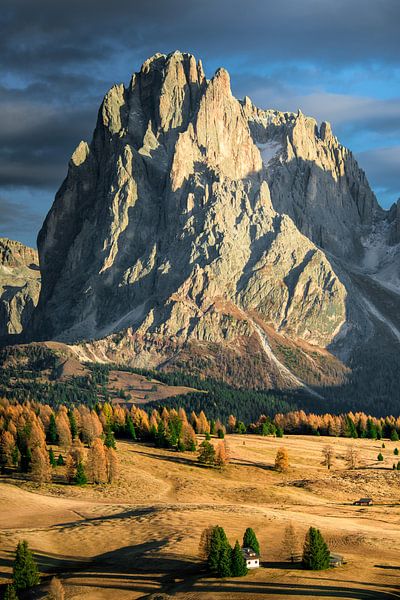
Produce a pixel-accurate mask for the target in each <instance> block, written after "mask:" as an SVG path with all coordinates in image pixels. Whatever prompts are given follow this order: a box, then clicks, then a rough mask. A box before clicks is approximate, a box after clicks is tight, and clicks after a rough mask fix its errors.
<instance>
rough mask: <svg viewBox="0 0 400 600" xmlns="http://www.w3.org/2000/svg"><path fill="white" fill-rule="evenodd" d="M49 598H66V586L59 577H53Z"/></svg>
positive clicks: (51, 599)
mask: <svg viewBox="0 0 400 600" xmlns="http://www.w3.org/2000/svg"><path fill="white" fill-rule="evenodd" d="M47 598H48V600H64V598H65V591H64V586H63V584H62V583H61V581H60V580H59V579H58V578H57V577H53V578H52V580H51V582H50V587H49V593H48V596H47Z"/></svg>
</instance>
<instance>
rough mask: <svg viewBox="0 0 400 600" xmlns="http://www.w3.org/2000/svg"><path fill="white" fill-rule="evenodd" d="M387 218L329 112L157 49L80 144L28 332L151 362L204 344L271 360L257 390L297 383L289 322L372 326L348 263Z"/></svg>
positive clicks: (231, 355)
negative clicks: (277, 105) (311, 110)
mask: <svg viewBox="0 0 400 600" xmlns="http://www.w3.org/2000/svg"><path fill="white" fill-rule="evenodd" d="M392 213H393V214H394V211H393V210H392ZM392 213H391V214H392ZM388 218H389V217H388V214H386V213H385V212H384V211H382V209H380V207H379V205H378V203H377V201H376V198H375V196H374V194H373V192H372V191H371V189H370V187H369V185H368V182H367V180H366V177H365V174H364V172H363V171H362V170H361V169H360V168H359V167H358V165H357V162H356V160H355V159H354V157H353V155H352V154H351V152H350V151H349V150H347V149H346V148H344V147H343V146H341V145H340V143H339V142H338V140H337V138H336V137H335V136H334V135H333V133H332V130H331V127H330V125H329V123H327V122H324V123H322V124H321V125H320V126H319V127H318V124H317V122H316V121H315V119H313V118H311V117H307V116H305V115H303V113H302V112H301V111H300V110H299V111H298V112H297V113H287V112H286V113H285V112H280V111H278V110H262V109H259V108H257V107H256V106H254V104H253V103H252V102H251V100H250V99H248V98H245V99H244V100H243V101H239V100H237V99H236V98H235V97H234V96H233V95H232V92H231V87H230V78H229V74H228V72H227V71H226V70H225V69H218V70H217V71H216V73H215V75H214V76H213V77H212V78H211V79H210V80H207V79H206V78H205V75H204V71H203V67H202V64H201V61H197V60H196V59H195V58H194V56H192V55H191V54H186V53H180V52H174V53H172V54H169V55H164V54H156V55H154V56H153V57H151V58H150V59H148V60H147V61H145V62H144V63H143V65H142V67H141V69H140V71H139V72H137V73H135V74H134V75H133V76H132V79H131V82H130V84H129V85H128V86H127V87H125V86H124V85H122V84H121V85H116V86H113V87H112V88H111V90H110V91H109V92H108V93H107V94H106V96H105V98H104V100H103V103H102V105H101V107H100V110H99V115H98V120H97V125H96V129H95V132H94V135H93V139H92V141H91V142H90V143H87V142H84V141H82V142H80V144H79V145H78V146H77V148H76V150H75V152H74V153H73V155H72V157H71V160H70V163H69V170H68V175H67V178H66V179H65V181H64V182H63V184H62V186H61V188H60V190H59V191H58V193H57V195H56V199H55V202H54V204H53V206H52V208H51V210H50V212H49V214H48V216H47V218H46V220H45V222H44V224H43V227H42V229H41V231H40V234H39V238H38V248H39V256H40V265H41V270H42V281H43V283H42V291H41V295H40V301H39V305H38V308H37V310H36V311H35V315H34V318H33V321H32V323H31V327H30V330H29V331H28V335H29V336H30V338H31V339H38V338H42V339H43V338H47V339H59V340H63V341H67V342H77V341H82V340H85V339H86V340H87V339H96V340H101V339H104V338H106V341H105V342H104V343H103V342H101V344H103V345H102V346H101V352H102V353H103V355H104V356H109V357H112V358H113V359H118V358H120V357H123V359H124V360H125V361H128V362H130V363H131V364H136V365H142V366H144V365H146V366H159V365H162V364H164V363H165V361H169V363H170V364H172V363H173V362H174V361H177V360H178V357H179V360H180V361H181V362H182V364H184V363H185V361H186V362H187V361H188V360H189V361H190V359H189V358H188V357H193V356H194V355H196V352H197V353H200V354H201V353H204V355H205V356H206V357H207V358H204V360H205V363H207V364H209V370H211V371H212V368H211V367H210V365H212V364H214V365H217V363H218V360H220V362H221V364H224V365H225V367H223V368H224V369H225V372H226V373H227V372H230V373H233V372H234V369H233V366H232V365H234V364H235V361H237V360H239V357H240V360H242V361H243V357H247V359H246V360H248V361H250V362H251V361H252V360H253V359H252V357H253V356H259V366H258V367H257V369H255V370H254V369H253V371H249V372H253V373H254V377H255V378H256V379H257V382H258V385H272V384H274V385H278V386H284V385H290V386H292V385H293V380H290V377H289V376H288V374H287V372H286V371H287V369H286V371H285V368H286V367H284V365H282V364H281V362H282V361H281V360H280V358H279V357H277V356H276V355H275V354H274V352H273V351H272V350H271V347H270V341H271V340H272V339H275V338H274V336H275V335H277V336H278V338H279V340H280V342H279V343H280V344H284V343H286V342H284V340H287V341H289V340H290V343H294V344H298V345H300V346H299V347H301V348H302V350H301V351H302V352H303V351H304V344H306V345H307V344H312V345H314V346H313V347H315V348H319V349H324V348H327V347H329V348H330V349H331V350H333V351H334V352H336V353H337V354H338V355H341V356H343V355H344V354H345V352H347V353H348V354H349V353H351V348H353V347H355V346H356V345H357V344H359V343H360V339H361V337H362V335H364V333H365V336H367V337H369V338H371V336H373V335H374V334H373V332H374V319H373V318H372V317H371V314H370V312H368V310H367V309H366V304H365V303H364V301H363V300H362V299H360V293H359V288H356V284H355V282H354V278H353V275H352V271H349V269H348V265H349V264H351V265H352V267H354V269H362V265H363V261H364V259H365V256H366V252H367V250H368V249H366V245H365V243H366V242H365V243H364V241H365V240H367V239H368V236H369V235H370V234H371V232H372V231H373V229H374V228H376V227H377V226H379V227H380V225H379V224H384V223H386V222H387V219H388ZM391 218H392V222H394V220H395V219H396V218H398V217H396V216H395V215H394V216H393V215H392V217H391ZM394 228H395V227H394V226H393V225H392V226H391V231H393V230H394ZM380 231H382V236H383V237H382V238H381V242H380V243H382V244H383V245H384V244H386V243H387V242H388V241H389V235H391V236H392V238H391V239H393V234H392V233H389V231H386V229H385V227H384V226H383V225H382V227H381V229H380ZM385 236H386V237H385ZM367 245H368V244H367ZM346 265H347V266H346ZM368 302H369V300H368ZM121 331H122V332H123V333H122V334H120V335H119V337H118V340H119V341H118V343H117V342H116V341H115V339H117V338H115V339H114V337H112V336H113V334H116V333H119V332H121ZM363 332H364V333H363ZM110 336H111V337H110ZM271 336H272V337H271ZM279 336H280V337H279ZM344 340H345V342H344ZM99 343H100V342H99ZM276 343H278V342H276ZM296 347H297V346H296ZM307 348H308V346H307ZM199 349H200V350H199ZM306 353H307V352H306ZM216 356H219V357H220V359H218V360H217V359H216ZM221 357H223V358H221ZM207 361H208V362H207ZM260 365H261V366H260ZM253 366H254V365H253ZM314 366H315V365H314ZM314 366H311V367H310V369H311V370H312V369H313V368H314ZM221 368H222V367H221ZM232 369H233V371H232ZM288 378H289V379H288ZM289 380H290V381H289ZM253 383H254V382H253ZM297 383H298V385H301V381H300V379H299V378H298V379H297Z"/></svg>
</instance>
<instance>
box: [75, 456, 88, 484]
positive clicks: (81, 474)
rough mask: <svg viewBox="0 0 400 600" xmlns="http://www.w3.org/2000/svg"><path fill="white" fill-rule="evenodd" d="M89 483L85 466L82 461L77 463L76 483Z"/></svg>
mask: <svg viewBox="0 0 400 600" xmlns="http://www.w3.org/2000/svg"><path fill="white" fill-rule="evenodd" d="M86 483H87V477H86V473H85V467H84V466H83V463H82V462H81V461H79V462H78V464H77V465H76V474H75V485H85V484H86Z"/></svg>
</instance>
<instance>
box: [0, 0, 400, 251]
mask: <svg viewBox="0 0 400 600" xmlns="http://www.w3.org/2000/svg"><path fill="white" fill-rule="evenodd" d="M399 23H400V2H399V1H398V0H374V1H373V2H369V1H367V0H347V1H345V0H336V1H335V2H332V1H331V0H329V1H328V0H302V1H301V2H300V1H299V0H279V1H276V0H274V1H269V0H247V1H246V3H244V2H243V1H242V0H240V1H239V0H229V1H228V0H212V1H211V0H202V2H199V1H198V0H196V1H194V0H185V1H183V0H169V1H168V2H166V1H164V0H146V1H141V0H120V1H116V2H114V3H110V2H109V0H107V1H105V0H85V1H84V2H83V1H82V0H81V1H80V2H78V1H77V0H69V2H64V1H63V0H58V1H57V2H54V0H52V1H50V0H35V2H32V0H5V1H3V3H2V13H1V15H0V24H1V31H2V35H1V36H0V62H1V69H0V73H1V75H0V236H8V237H11V238H14V239H19V240H21V241H23V242H25V243H28V244H30V245H35V241H36V236H37V232H38V230H39V228H40V225H41V223H42V221H43V218H44V216H45V214H46V212H47V210H48V208H49V207H50V205H51V203H52V201H53V198H54V195H55V192H56V191H57V189H58V187H59V186H60V185H61V183H62V180H63V178H64V176H65V174H66V169H67V164H68V159H69V157H70V155H71V154H72V152H73V149H74V147H75V146H76V145H77V143H78V142H79V141H80V140H81V139H90V137H91V133H92V131H93V128H94V124H95V121H96V114H97V109H98V106H99V104H100V102H101V100H102V97H103V96H104V94H105V92H106V91H107V89H109V87H110V86H111V85H112V84H113V83H115V82H120V81H123V82H128V81H129V79H130V75H131V74H132V73H133V72H134V71H137V70H139V68H140V65H141V63H142V62H143V61H144V60H145V59H146V58H147V57H148V56H150V55H152V54H154V53H155V52H164V53H168V52H171V51H173V50H175V49H179V50H182V51H188V52H192V53H193V54H195V55H196V57H197V58H201V59H202V60H203V64H204V68H205V71H206V74H207V76H209V77H210V76H212V75H213V73H214V71H215V70H216V69H217V68H218V67H220V66H223V67H225V68H227V69H228V70H229V72H230V74H231V82H232V89H233V92H234V94H235V95H236V96H238V97H243V96H245V95H248V96H250V97H251V98H252V100H253V101H254V102H255V103H256V104H257V105H258V106H261V107H264V108H278V109H280V110H297V109H298V108H301V110H302V111H303V112H304V113H306V114H309V115H312V116H315V117H316V118H317V119H318V120H319V121H320V120H328V121H330V122H331V123H332V126H333V129H334V133H335V134H336V135H337V136H338V137H339V139H340V141H341V142H342V143H343V144H344V145H346V146H348V147H349V148H350V149H351V150H353V152H354V153H355V155H356V157H357V158H358V160H359V162H360V164H361V166H362V167H363V168H364V169H365V171H366V173H367V176H368V179H369V181H370V183H371V185H372V187H373V189H374V190H375V192H376V194H377V196H378V200H379V201H380V203H381V204H382V205H383V206H384V207H388V206H390V205H391V203H392V202H393V201H395V200H396V199H397V198H398V197H399V196H400V176H399V173H400V168H399V167H400V67H399V65H400V60H399V59H400V42H399V34H398V24H399Z"/></svg>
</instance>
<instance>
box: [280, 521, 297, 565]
mask: <svg viewBox="0 0 400 600" xmlns="http://www.w3.org/2000/svg"><path fill="white" fill-rule="evenodd" d="M283 550H284V553H285V557H286V558H289V560H290V561H291V562H294V561H295V560H296V557H297V556H298V555H299V553H300V545H299V540H298V536H297V533H296V530H295V528H294V526H293V523H288V524H287V525H286V527H285V532H284V535H283Z"/></svg>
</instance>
